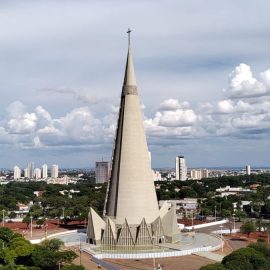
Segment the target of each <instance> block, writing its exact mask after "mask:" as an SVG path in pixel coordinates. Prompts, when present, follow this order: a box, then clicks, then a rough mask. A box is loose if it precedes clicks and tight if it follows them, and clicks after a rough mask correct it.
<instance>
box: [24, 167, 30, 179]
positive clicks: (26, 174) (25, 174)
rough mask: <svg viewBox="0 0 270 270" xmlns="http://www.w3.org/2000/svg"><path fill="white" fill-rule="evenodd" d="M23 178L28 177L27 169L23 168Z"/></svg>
mask: <svg viewBox="0 0 270 270" xmlns="http://www.w3.org/2000/svg"><path fill="white" fill-rule="evenodd" d="M23 177H24V178H29V176H28V169H27V168H25V169H24V170H23Z"/></svg>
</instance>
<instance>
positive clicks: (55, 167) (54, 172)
mask: <svg viewBox="0 0 270 270" xmlns="http://www.w3.org/2000/svg"><path fill="white" fill-rule="evenodd" d="M58 171H59V167H58V165H56V164H54V165H52V168H51V177H52V178H58Z"/></svg>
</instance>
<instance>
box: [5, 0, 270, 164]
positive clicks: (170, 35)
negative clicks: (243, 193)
mask: <svg viewBox="0 0 270 270" xmlns="http://www.w3.org/2000/svg"><path fill="white" fill-rule="evenodd" d="M269 10H270V2H269V1H267V0H260V1H251V0H238V1H235V0H220V1H216V0H204V1H200V0H196V1H195V0H182V1H179V0H171V1H161V0H137V1H124V0H113V1H106V0H105V1H94V0H92V1H87V0H76V1H74V0H73V1H69V0H46V1H36V0H32V1H30V0H29V1H27V0H25V1H21V0H18V1H15V0H6V1H5V0H2V1H0V25H1V28H0V94H1V96H0V97H1V98H0V168H1V167H2V168H12V167H13V166H15V165H19V166H20V167H22V168H24V167H26V165H27V163H28V162H29V161H34V162H35V164H36V166H41V165H42V164H43V163H47V164H49V165H50V164H53V163H57V164H59V166H60V168H61V167H62V168H64V167H65V168H66V167H71V168H75V167H77V168H79V167H80V168H82V167H86V168H90V167H94V162H95V161H97V160H102V159H104V160H110V158H111V152H112V144H113V139H114V132H115V127H116V119H117V113H118V107H119V102H120V94H121V87H122V82H123V76H124V68H125V60H126V54H127V34H126V31H127V29H128V28H129V27H130V28H131V29H132V33H131V47H132V54H133V58H134V64H135V70H136V77H137V83H138V90H139V95H140V99H141V103H142V111H143V114H144V124H145V129H146V134H147V140H148V146H149V150H150V151H151V153H152V166H153V167H174V163H175V156H177V155H184V156H185V157H186V160H187V165H188V167H214V166H245V165H246V164H250V165H251V166H270V158H269V149H270V54H269V44H270V20H269Z"/></svg>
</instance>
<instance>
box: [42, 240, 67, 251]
mask: <svg viewBox="0 0 270 270" xmlns="http://www.w3.org/2000/svg"><path fill="white" fill-rule="evenodd" d="M63 245H64V242H63V241H61V240H59V239H57V238H55V239H50V240H45V241H43V242H42V243H41V246H43V247H45V248H47V249H48V250H51V251H58V250H59V249H60V247H61V246H63Z"/></svg>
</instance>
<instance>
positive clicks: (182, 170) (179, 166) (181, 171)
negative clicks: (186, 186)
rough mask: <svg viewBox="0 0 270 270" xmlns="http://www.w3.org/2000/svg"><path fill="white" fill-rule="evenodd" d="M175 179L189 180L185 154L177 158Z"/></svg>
mask: <svg viewBox="0 0 270 270" xmlns="http://www.w3.org/2000/svg"><path fill="white" fill-rule="evenodd" d="M175 179H176V180H180V181H185V180H187V165H186V160H185V157H184V156H178V157H176V158H175Z"/></svg>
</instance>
